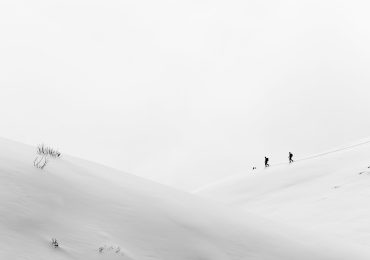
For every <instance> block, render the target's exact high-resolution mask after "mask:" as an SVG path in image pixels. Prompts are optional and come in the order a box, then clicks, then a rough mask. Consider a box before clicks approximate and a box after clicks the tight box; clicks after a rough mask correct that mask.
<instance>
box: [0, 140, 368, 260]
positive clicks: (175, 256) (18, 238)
mask: <svg viewBox="0 0 370 260" xmlns="http://www.w3.org/2000/svg"><path fill="white" fill-rule="evenodd" d="M35 155H36V154H35V147H29V146H26V145H23V144H19V143H15V142H11V141H7V140H2V139H1V140H0V203H1V207H0V230H1V235H0V245H1V246H0V259H30V260H31V259H32V260H35V259H37V260H53V259H56V260H58V259H81V260H94V259H123V260H149V259H150V260H193V259H194V260H195V259H196V260H201V259H202V260H228V259H230V260H248V259H251V260H297V259H300V260H306V259H307V260H313V259H318V260H329V259H330V260H340V259H343V260H348V259H369V258H368V256H369V255H368V254H367V252H366V250H365V251H363V250H362V249H360V247H356V246H352V245H345V246H342V244H341V243H340V242H337V241H335V240H331V241H330V242H327V238H326V237H325V236H324V237H322V236H321V234H320V236H317V235H316V234H315V233H313V232H300V231H298V230H296V229H294V228H292V227H291V226H289V227H288V226H284V225H277V224H275V223H274V222H272V221H269V220H266V219H268V218H266V219H265V218H261V217H258V216H256V215H252V214H249V213H241V211H238V210H232V209H230V208H228V207H224V206H219V205H218V204H216V203H213V202H210V201H209V200H206V199H202V198H200V197H198V196H196V195H190V194H186V193H182V192H179V191H176V190H173V189H171V188H168V187H165V186H162V185H159V184H156V183H153V182H150V181H146V180H144V179H140V178H138V177H135V176H132V175H129V174H125V173H122V172H119V171H116V170H113V169H110V168H107V167H104V166H101V165H97V164H94V163H90V162H87V161H84V160H81V159H76V158H72V157H69V156H66V155H63V156H62V157H61V158H58V159H51V160H50V162H49V164H48V165H47V166H46V167H45V168H44V169H43V170H41V169H37V168H35V167H34V166H33V164H32V162H33V160H34V158H35ZM299 165H300V164H298V163H297V164H296V165H294V166H292V169H297V170H298V169H299V167H302V168H303V165H304V164H301V165H302V166H299ZM365 166H366V165H365ZM328 167H329V166H328ZM328 169H331V168H328ZM272 173H273V169H271V171H270V172H267V171H266V172H265V173H264V174H266V176H267V175H268V174H271V175H272ZM260 174H261V176H262V173H260ZM276 174H280V173H279V172H276ZM343 174H345V173H343ZM283 176H285V177H286V178H287V176H289V175H288V173H284V175H283ZM351 176H352V177H353V180H352V179H350V177H348V179H349V180H351V181H353V182H354V180H355V179H356V178H359V179H361V180H363V179H365V178H368V177H370V176H367V173H364V174H362V175H359V174H358V171H357V172H355V173H352V175H351ZM253 177H254V176H253ZM320 177H322V176H321V174H315V176H314V177H313V178H312V179H314V178H316V179H317V178H320ZM299 182H302V183H303V182H304V183H308V184H309V185H308V188H310V182H309V180H307V178H306V177H303V175H302V177H299V178H298V180H296V181H295V184H296V185H298V184H299ZM353 182H350V181H347V182H346V183H331V187H328V191H327V193H328V194H327V196H328V197H329V199H330V194H331V192H341V190H343V193H344V194H343V196H344V195H346V194H347V193H349V192H350V191H349V188H351V186H350V185H353ZM297 183H298V184H297ZM324 183H329V181H327V182H324ZM363 183H365V182H363ZM280 184H281V182H280ZM280 184H279V183H278V184H277V186H279V185H280ZM344 184H346V185H348V186H349V187H346V185H344ZM334 185H344V186H340V189H331V188H332V186H334ZM247 186H248V185H247ZM273 186H274V184H273V183H270V184H269V186H268V187H270V188H271V189H274V188H273ZM281 186H284V185H283V184H281ZM323 186H325V185H324V184H322V185H321V186H320V187H318V188H317V189H323ZM357 186H358V187H357V188H360V186H359V185H357ZM261 187H262V186H261ZM261 187H260V188H261ZM241 188H242V187H240V190H239V192H238V194H239V195H242V194H243V193H244V195H245V199H246V200H245V201H244V200H243V201H244V202H245V203H246V202H247V201H248V196H252V195H253V197H255V198H256V201H254V202H250V204H251V205H253V207H254V208H255V209H260V211H263V210H261V207H258V205H261V204H259V202H261V199H263V198H262V197H261V196H258V195H259V194H260V192H257V189H252V190H250V191H249V193H248V192H247V191H248V189H244V188H243V189H241ZM246 188H248V187H246ZM308 188H307V189H308ZM363 188H365V184H364V186H363ZM264 189H265V190H264V191H263V192H262V193H267V192H269V189H268V188H264ZM292 189H294V185H292ZM307 189H305V190H303V191H301V192H296V194H295V196H298V195H300V193H302V192H305V191H307ZM317 189H316V190H317ZM362 192H365V191H364V190H363V191H362ZM248 194H249V195H248ZM358 194H362V193H361V191H359V192H358ZM317 196H318V195H317ZM358 196H360V195H358ZM264 198H265V199H266V200H270V201H269V202H272V200H275V202H280V204H281V205H285V206H286V207H288V205H289V204H290V203H293V202H294V200H292V199H289V198H285V196H278V197H275V198H270V197H268V196H265V197H264ZM310 198H311V197H310V196H306V197H305V201H310ZM286 199H287V200H286ZM364 201H365V200H362V202H364ZM356 203H361V201H357V202H356ZM356 205H357V204H354V203H352V204H351V206H352V208H354V206H356ZM323 206H324V205H323ZM331 207H339V206H338V205H337V204H333V205H331ZM267 208H268V207H266V210H267ZM302 208H303V207H302ZM306 211H307V210H306ZM357 213H358V214H357V215H356V216H358V217H360V213H361V211H360V210H358V212H357ZM296 214H301V212H296ZM347 216H349V214H348V215H347ZM361 216H365V211H364V214H363V215H361ZM266 217H270V216H266ZM323 217H325V216H323ZM338 221H339V220H338ZM365 222H366V219H362V222H361V221H360V219H356V223H358V224H361V223H362V224H364V223H365ZM52 238H56V239H57V241H58V242H59V245H60V247H59V248H54V247H52V246H51V244H50V242H51V239H52ZM364 238H367V236H366V235H365V234H364ZM338 243H339V244H338ZM338 248H341V249H338ZM366 255H367V256H366Z"/></svg>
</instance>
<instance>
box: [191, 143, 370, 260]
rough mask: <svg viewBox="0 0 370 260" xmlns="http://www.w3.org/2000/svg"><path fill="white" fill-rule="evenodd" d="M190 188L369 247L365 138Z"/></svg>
mask: <svg viewBox="0 0 370 260" xmlns="http://www.w3.org/2000/svg"><path fill="white" fill-rule="evenodd" d="M287 161H288V159H287ZM195 193H196V194H198V195H202V196H204V197H207V198H212V199H214V200H218V201H222V202H223V203H224V204H227V205H229V206H232V207H234V208H238V209H244V210H247V211H252V212H254V213H255V214H258V215H261V216H264V217H266V218H269V219H274V220H275V221H277V222H280V223H288V224H289V225H292V226H296V227H299V228H300V229H306V230H310V231H313V232H316V233H317V234H325V235H330V236H333V237H337V238H339V239H341V240H344V241H347V242H348V243H356V244H358V245H362V246H363V247H364V248H367V249H368V250H369V251H370V141H369V140H363V141H362V142H360V143H357V144H351V145H348V146H345V147H342V148H338V149H335V150H332V151H328V152H324V153H321V154H317V155H313V156H310V157H306V158H297V160H296V161H295V162H294V163H292V164H288V163H287V162H286V163H278V164H276V165H272V166H271V167H270V168H267V169H257V170H255V171H251V172H249V173H245V175H238V176H233V177H230V178H228V179H225V180H221V181H218V182H217V183H213V184H210V185H207V186H206V187H204V188H201V189H199V190H198V191H196V192H195ZM351 259H354V258H351Z"/></svg>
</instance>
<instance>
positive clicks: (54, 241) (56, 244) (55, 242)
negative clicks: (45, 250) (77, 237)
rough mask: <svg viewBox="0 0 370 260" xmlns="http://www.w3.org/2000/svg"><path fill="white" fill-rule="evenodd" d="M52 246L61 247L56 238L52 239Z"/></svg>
mask: <svg viewBox="0 0 370 260" xmlns="http://www.w3.org/2000/svg"><path fill="white" fill-rule="evenodd" d="M51 245H52V246H53V247H55V248H57V247H59V244H58V241H57V240H56V239H55V238H52V239H51Z"/></svg>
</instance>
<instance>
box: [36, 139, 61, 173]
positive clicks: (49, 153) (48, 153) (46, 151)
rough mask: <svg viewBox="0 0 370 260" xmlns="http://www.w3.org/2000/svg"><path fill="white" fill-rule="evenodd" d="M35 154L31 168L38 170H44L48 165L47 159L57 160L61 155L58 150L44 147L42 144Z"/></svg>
mask: <svg viewBox="0 0 370 260" xmlns="http://www.w3.org/2000/svg"><path fill="white" fill-rule="evenodd" d="M37 154H38V155H37V156H36V158H35V160H34V161H33V166H35V167H36V168H39V169H44V167H45V166H46V165H47V164H48V162H49V159H48V157H52V158H59V157H60V156H61V153H60V152H59V151H58V150H56V149H54V148H51V147H50V146H45V145H44V144H41V145H39V146H38V147H37Z"/></svg>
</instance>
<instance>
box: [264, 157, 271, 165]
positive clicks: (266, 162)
mask: <svg viewBox="0 0 370 260" xmlns="http://www.w3.org/2000/svg"><path fill="white" fill-rule="evenodd" d="M266 167H270V164H269V158H267V157H266V156H265V168H266Z"/></svg>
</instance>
